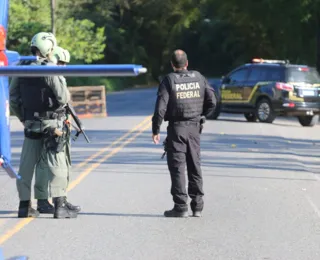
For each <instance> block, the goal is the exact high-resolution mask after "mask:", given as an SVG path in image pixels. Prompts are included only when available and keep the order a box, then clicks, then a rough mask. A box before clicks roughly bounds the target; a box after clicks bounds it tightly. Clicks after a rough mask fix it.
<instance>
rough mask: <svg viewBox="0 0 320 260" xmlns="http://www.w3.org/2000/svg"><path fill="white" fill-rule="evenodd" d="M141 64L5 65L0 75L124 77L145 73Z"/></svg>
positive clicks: (1, 68) (0, 68) (0, 69)
mask: <svg viewBox="0 0 320 260" xmlns="http://www.w3.org/2000/svg"><path fill="white" fill-rule="evenodd" d="M146 72H147V69H146V68H144V67H142V66H141V65H130V64H128V65H126V64H124V65H117V64H112V65H111V64H109V65H67V66H25V65H21V66H5V67H0V75H3V76H11V77H41V76H44V75H63V76H77V77H88V76H108V77H126V76H137V75H139V74H142V73H146Z"/></svg>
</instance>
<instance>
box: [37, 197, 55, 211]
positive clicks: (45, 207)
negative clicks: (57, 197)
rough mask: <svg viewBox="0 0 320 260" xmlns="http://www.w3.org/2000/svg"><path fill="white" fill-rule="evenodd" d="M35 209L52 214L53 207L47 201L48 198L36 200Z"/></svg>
mask: <svg viewBox="0 0 320 260" xmlns="http://www.w3.org/2000/svg"><path fill="white" fill-rule="evenodd" d="M37 210H38V211H39V212H40V213H43V214H53V213H54V207H53V205H51V204H50V203H49V201H48V200H38V207H37Z"/></svg>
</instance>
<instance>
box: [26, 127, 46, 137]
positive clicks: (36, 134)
mask: <svg viewBox="0 0 320 260" xmlns="http://www.w3.org/2000/svg"><path fill="white" fill-rule="evenodd" d="M24 136H25V137H27V138H29V139H33V140H38V139H41V138H42V137H43V136H44V135H43V133H36V132H33V131H31V130H30V129H28V128H25V129H24Z"/></svg>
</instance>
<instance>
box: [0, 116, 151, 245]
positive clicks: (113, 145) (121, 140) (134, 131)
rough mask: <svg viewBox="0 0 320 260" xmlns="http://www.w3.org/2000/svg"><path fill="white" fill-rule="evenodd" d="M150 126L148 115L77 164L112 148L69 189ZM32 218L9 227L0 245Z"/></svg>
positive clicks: (80, 164)
mask: <svg viewBox="0 0 320 260" xmlns="http://www.w3.org/2000/svg"><path fill="white" fill-rule="evenodd" d="M150 126H151V116H148V117H146V118H145V119H144V120H143V121H142V122H141V123H139V124H138V125H136V126H135V127H134V128H132V129H131V130H130V131H128V132H127V133H126V134H124V135H123V136H121V137H120V138H118V139H116V140H115V141H114V142H113V143H111V144H110V145H109V146H107V147H105V148H103V149H101V150H100V151H98V152H97V153H95V154H93V155H92V156H90V157H89V158H87V159H86V160H85V161H84V162H82V163H79V164H78V165H76V167H77V168H82V167H85V166H86V165H87V164H88V163H90V162H91V161H92V160H94V159H95V158H97V157H99V156H101V155H103V154H104V153H106V152H107V151H109V150H110V151H109V152H108V153H107V154H106V155H105V156H104V157H102V158H101V159H100V160H99V161H98V162H97V163H94V164H92V165H91V166H90V167H88V168H87V169H85V170H84V171H83V172H81V174H80V175H79V176H78V177H77V178H76V179H75V180H74V181H73V182H71V183H70V184H69V187H68V189H67V191H71V190H72V189H73V188H75V187H76V186H77V185H78V184H79V183H80V182H81V181H82V180H83V179H84V178H85V177H86V176H88V175H89V173H91V172H92V171H93V170H94V169H96V168H97V167H99V166H100V165H101V164H102V163H103V162H104V161H106V160H107V159H109V158H110V157H112V156H113V155H115V154H116V153H118V152H119V151H121V150H122V148H123V147H125V146H126V145H127V144H130V143H131V142H133V141H134V140H135V139H136V138H137V137H138V136H139V135H141V134H142V133H143V132H144V131H146V130H147V129H148V128H149V127H150ZM128 137H129V138H128ZM126 138H127V139H126ZM125 139H126V140H125ZM117 145H118V146H117ZM32 220H34V218H24V219H22V220H21V221H19V222H18V223H17V224H16V225H15V226H14V227H13V228H12V229H9V230H8V231H7V232H6V233H5V234H4V235H1V236H0V245H1V244H3V243H4V242H6V241H7V240H8V239H10V238H11V237H12V236H13V235H14V234H16V233H17V232H19V231H20V230H21V229H22V228H24V227H25V226H26V225H28V224H29V223H30V222H31V221H32Z"/></svg>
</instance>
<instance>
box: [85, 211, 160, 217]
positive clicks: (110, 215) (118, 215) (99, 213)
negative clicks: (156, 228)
mask: <svg viewBox="0 0 320 260" xmlns="http://www.w3.org/2000/svg"><path fill="white" fill-rule="evenodd" d="M79 215H84V216H109V217H136V218H161V217H164V216H163V215H159V214H155V215H154V214H131V213H101V212H83V213H82V212H80V213H79Z"/></svg>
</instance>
